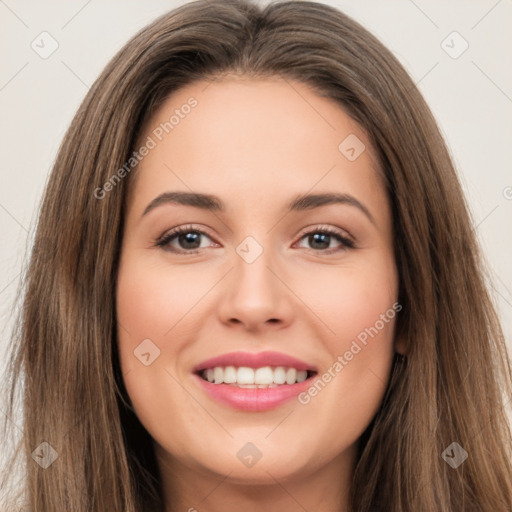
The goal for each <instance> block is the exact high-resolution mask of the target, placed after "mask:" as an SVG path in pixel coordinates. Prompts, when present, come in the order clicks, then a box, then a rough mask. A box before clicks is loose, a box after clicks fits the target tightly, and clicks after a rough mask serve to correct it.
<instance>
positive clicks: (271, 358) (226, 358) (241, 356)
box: [192, 351, 317, 373]
mask: <svg viewBox="0 0 512 512" xmlns="http://www.w3.org/2000/svg"><path fill="white" fill-rule="evenodd" d="M215 366H237V367H240V366H246V367H248V368H261V367H263V366H285V367H287V368H295V369H297V370H310V371H315V372H316V371H317V370H316V368H315V367H314V366H312V365H309V364H307V363H305V362H304V361H301V360H300V359H296V358H295V357H292V356H289V355H286V354H281V353H280V352H270V351H266V352H257V353H251V352H229V353H228V354H223V355H221V356H217V357H212V358H211V359H207V360H206V361H203V362H202V363H199V364H198V365H196V366H195V367H194V369H193V370H192V371H193V372H194V373H198V372H200V371H202V370H206V369H207V368H213V367H215Z"/></svg>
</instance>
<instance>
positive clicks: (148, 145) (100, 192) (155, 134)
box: [94, 96, 198, 199]
mask: <svg viewBox="0 0 512 512" xmlns="http://www.w3.org/2000/svg"><path fill="white" fill-rule="evenodd" d="M197 105H198V101H197V100H196V99H195V98H194V97H193V96H191V97H190V98H189V99H188V100H187V102H186V103H184V104H183V105H181V107H180V108H175V109H174V114H173V115H172V116H171V117H169V120H168V121H165V122H163V123H160V124H159V125H158V126H157V127H156V128H155V129H154V130H153V131H152V132H151V135H148V136H147V138H146V141H145V142H144V144H142V146H140V148H139V149H138V150H136V151H134V152H133V153H132V156H131V157H130V158H128V160H127V161H126V162H125V163H124V165H123V166H122V167H120V168H119V169H118V170H117V171H116V172H115V173H114V174H113V175H112V176H111V177H110V178H109V179H108V180H107V181H106V182H105V183H104V184H103V186H102V187H98V188H96V189H94V197H95V198H96V199H104V198H105V196H106V193H107V192H110V191H111V190H113V189H114V187H115V186H116V185H117V184H118V183H119V182H120V181H121V180H122V179H123V178H124V177H126V175H127V174H129V173H130V172H131V171H132V170H133V169H134V168H135V167H136V166H137V164H139V162H142V160H143V159H144V157H146V156H147V155H149V153H150V151H151V150H152V149H154V148H156V146H157V145H158V143H159V142H161V141H162V140H163V138H164V137H165V136H166V135H168V134H169V133H170V132H171V131H172V130H174V128H176V126H178V125H179V124H180V123H181V121H182V120H183V119H185V118H186V117H187V116H188V115H189V114H190V112H191V111H192V109H193V108H194V107H197Z"/></svg>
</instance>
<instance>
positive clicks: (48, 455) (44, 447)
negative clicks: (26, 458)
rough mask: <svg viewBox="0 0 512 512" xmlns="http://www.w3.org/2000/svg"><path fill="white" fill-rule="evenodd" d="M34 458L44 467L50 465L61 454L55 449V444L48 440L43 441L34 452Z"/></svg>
mask: <svg viewBox="0 0 512 512" xmlns="http://www.w3.org/2000/svg"><path fill="white" fill-rule="evenodd" d="M31 455H32V458H33V459H34V460H35V461H36V462H37V463H38V464H39V465H40V466H41V467H42V468H43V469H46V468H48V467H50V466H51V465H52V464H53V463H54V462H55V459H57V457H58V456H59V454H58V453H57V452H56V451H55V449H54V448H53V446H52V445H51V444H49V443H47V442H46V441H44V442H43V443H41V444H40V445H39V446H38V447H37V448H36V449H35V450H34V451H33V452H32V454H31Z"/></svg>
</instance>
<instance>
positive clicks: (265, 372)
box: [254, 366, 274, 384]
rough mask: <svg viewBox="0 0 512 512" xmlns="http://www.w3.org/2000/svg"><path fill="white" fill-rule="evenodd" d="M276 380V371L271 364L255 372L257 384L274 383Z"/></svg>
mask: <svg viewBox="0 0 512 512" xmlns="http://www.w3.org/2000/svg"><path fill="white" fill-rule="evenodd" d="M272 382H274V372H273V371H272V368H270V366H265V367H263V368H258V369H257V370H256V371H255V372H254V383H255V384H272Z"/></svg>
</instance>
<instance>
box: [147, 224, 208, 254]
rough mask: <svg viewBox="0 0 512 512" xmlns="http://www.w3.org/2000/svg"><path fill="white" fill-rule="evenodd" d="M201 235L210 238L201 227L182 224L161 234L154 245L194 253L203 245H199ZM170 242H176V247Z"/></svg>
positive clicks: (173, 250) (202, 247)
mask: <svg viewBox="0 0 512 512" xmlns="http://www.w3.org/2000/svg"><path fill="white" fill-rule="evenodd" d="M202 236H205V237H207V238H210V237H209V236H208V235H207V234H206V233H205V232H204V231H202V230H201V229H195V228H194V227H193V226H182V227H179V228H176V229H173V230H172V231H170V232H169V233H166V234H165V235H163V236H162V237H161V238H160V239H159V240H158V241H157V243H156V245H157V246H158V247H162V248H163V249H165V250H169V251H171V252H185V253H196V252H199V251H198V249H204V246H201V237H202ZM172 242H177V243H178V247H175V246H173V245H172Z"/></svg>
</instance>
